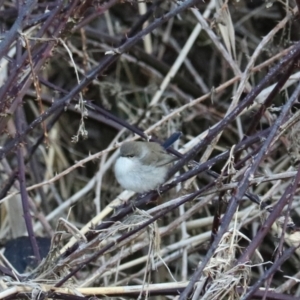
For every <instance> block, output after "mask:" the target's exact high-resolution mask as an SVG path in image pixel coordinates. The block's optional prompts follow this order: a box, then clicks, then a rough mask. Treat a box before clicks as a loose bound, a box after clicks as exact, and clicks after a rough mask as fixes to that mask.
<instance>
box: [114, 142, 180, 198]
mask: <svg viewBox="0 0 300 300" xmlns="http://www.w3.org/2000/svg"><path fill="white" fill-rule="evenodd" d="M175 159H176V158H175V157H174V156H171V155H170V154H168V153H167V152H166V150H165V149H164V148H163V147H162V146H160V145H159V144H157V143H152V142H127V143H124V144H123V145H122V146H121V148H120V156H119V157H118V159H117V161H116V164H115V168H114V170H115V175H116V178H117V181H118V182H119V183H120V185H121V186H122V187H123V188H124V189H126V190H130V191H134V192H138V193H143V192H148V191H150V190H154V189H156V188H158V187H159V186H160V185H161V184H162V183H164V182H165V180H166V179H167V178H166V177H167V173H168V169H169V167H170V163H172V162H173V161H174V160H175Z"/></svg>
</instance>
